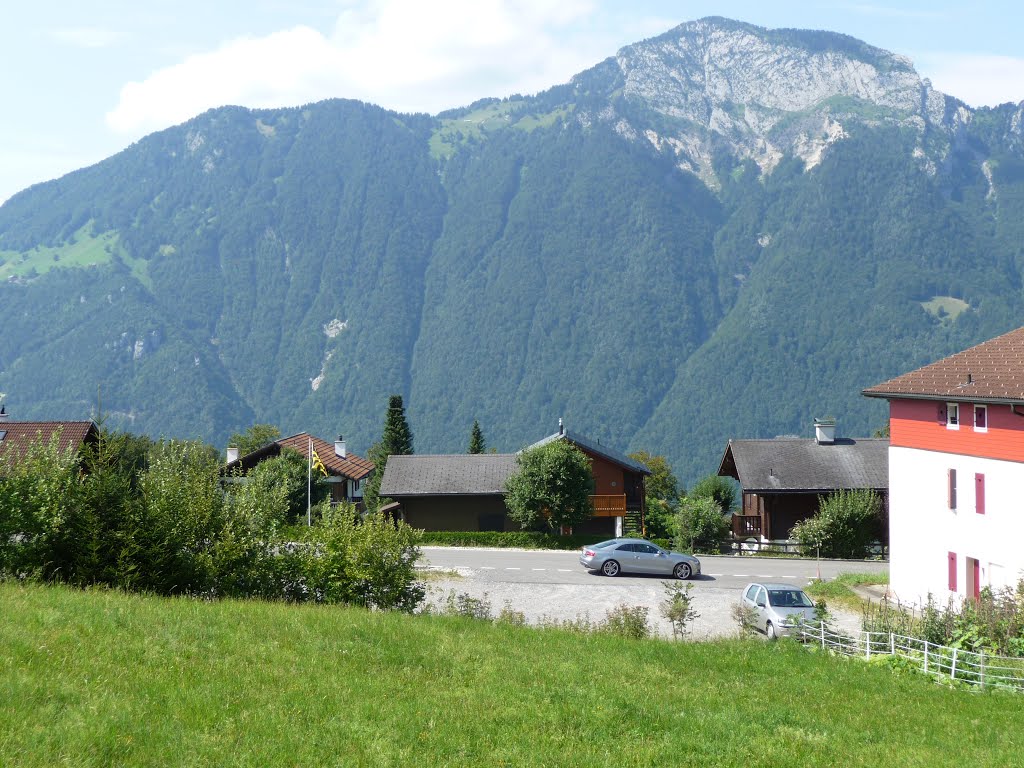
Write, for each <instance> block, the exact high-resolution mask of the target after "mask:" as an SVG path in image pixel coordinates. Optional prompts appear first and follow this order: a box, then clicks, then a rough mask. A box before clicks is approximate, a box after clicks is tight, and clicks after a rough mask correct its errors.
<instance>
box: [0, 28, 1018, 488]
mask: <svg viewBox="0 0 1024 768" xmlns="http://www.w3.org/2000/svg"><path fill="white" fill-rule="evenodd" d="M1022 123H1024V104H1021V105H1003V106H1002V107H998V108H995V109H981V110H971V109H969V108H967V107H966V106H965V105H963V104H962V103H960V102H958V101H956V100H955V99H953V98H950V97H947V96H945V95H943V94H940V93H938V92H936V91H934V90H933V89H932V88H931V87H930V85H929V84H928V83H927V81H921V80H920V78H918V76H917V75H916V73H915V72H914V70H913V67H912V66H911V64H910V62H908V61H906V60H905V59H903V58H901V57H897V56H894V55H892V54H889V53H887V52H885V51H881V50H879V49H875V48H872V47H871V46H868V45H866V44H864V43H861V42H859V41H856V40H853V39H852V38H848V37H845V36H842V35H836V34H832V33H824V32H804V31H796V30H765V29H761V28H758V27H753V26H751V25H746V24H742V23H739V22H732V21H728V20H724V19H705V20H702V21H697V22H691V23H688V24H685V25H682V26H680V27H677V28H676V29H674V30H672V31H670V32H668V33H666V34H665V35H662V36H660V37H658V38H654V39H652V40H648V41H644V42H642V43H638V44H636V45H634V46H630V47H628V48H625V49H623V50H622V51H620V52H619V53H618V54H617V55H616V56H615V57H613V58H610V59H608V60H607V61H605V62H602V63H601V64H599V65H597V66H596V67H594V68H593V69H591V70H588V71H587V72H584V73H581V74H580V75H578V76H577V77H576V78H574V79H573V81H572V82H570V83H568V84H566V85H561V86H556V87H554V88H552V89H551V90H549V91H547V92H545V93H542V94H538V95H537V96H533V97H513V98H510V99H505V100H494V99H492V100H484V101H481V102H478V103H477V104H474V105H472V106H470V107H468V108H465V109H460V110H454V111H452V112H448V113H443V114H441V115H438V116H436V117H429V116H425V115H400V114H396V113H392V112H388V111H385V110H382V109H379V108H377V107H373V106H370V105H366V104H361V103H358V102H351V101H328V102H322V103H318V104H313V105H308V106H305V107H301V108H294V109H281V110H259V111H252V110H246V109H241V108H223V109H218V110H213V111H211V112H208V113H206V114H204V115H201V116H199V117H197V118H195V119H194V120H191V121H189V122H188V123H186V124H184V125H181V126H178V127H175V128H171V129H169V130H166V131H162V132H160V133H157V134H153V135H151V136H149V137H147V138H145V139H143V140H142V141H140V142H138V143H137V144H135V145H133V146H132V147H129V148H128V149H126V150H125V151H123V152H121V153H120V154H118V155H116V156H114V157H111V158H109V159H108V160H106V161H104V162H102V163H99V164H98V165H96V166H93V167H91V168H87V169H84V170H82V171H78V172H76V173H73V174H70V175H68V176H66V177H64V178H62V179H59V180H57V181H54V182H49V183H47V184H42V185H38V186H36V187H33V188H30V189H29V190H26V191H24V192H22V193H20V194H19V195H16V196H15V197H14V198H12V199H11V200H10V201H8V202H7V203H6V204H5V205H4V206H3V207H0V260H2V261H3V263H2V264H0V279H2V280H3V283H0V327H2V328H3V333H2V334H0V391H3V392H6V393H7V396H8V400H7V402H8V408H9V410H10V411H12V413H13V414H14V415H15V416H16V417H17V418H81V417H84V416H87V415H89V414H90V413H91V412H92V410H93V409H94V408H95V405H96V401H97V388H98V387H101V388H102V389H101V397H102V406H103V410H104V411H105V412H106V413H107V415H108V417H109V418H110V421H111V422H114V423H115V424H118V425H123V426H126V427H128V428H130V429H133V430H136V431H145V432H149V433H151V434H153V435H168V436H179V437H202V438H205V439H207V440H211V441H213V442H215V443H217V444H221V443H223V441H224V440H225V438H226V436H227V435H228V434H229V433H230V432H232V431H236V430H239V429H242V428H244V427H246V426H248V425H249V424H251V423H253V422H256V421H258V422H271V423H275V424H277V425H278V426H280V427H281V429H282V430H283V431H285V432H286V433H287V432H291V431H300V430H310V431H313V432H317V433H320V434H324V435H330V434H334V433H338V432H343V433H344V434H345V435H346V437H347V438H348V439H349V441H350V445H352V446H353V448H354V449H355V450H357V451H365V450H366V448H368V446H369V444H370V443H371V442H372V441H373V440H375V439H376V438H377V437H379V432H380V429H381V424H382V417H383V411H384V406H385V404H386V400H387V395H388V394H389V393H392V392H397V393H401V394H403V395H404V396H405V398H406V405H407V409H408V414H409V419H410V422H411V425H412V428H413V430H414V431H415V435H416V448H417V450H418V451H420V452H426V451H461V450H464V449H465V444H466V443H467V441H468V438H469V429H470V425H471V424H472V421H473V419H474V418H476V419H478V420H479V421H480V424H481V425H482V426H483V428H484V432H485V434H486V436H487V438H488V444H489V445H491V446H493V447H496V448H498V449H499V450H507V449H515V448H518V447H521V446H522V445H524V444H527V443H529V442H532V441H533V440H536V439H538V438H539V437H541V436H543V435H545V434H548V433H550V432H551V431H553V429H554V426H555V424H556V423H557V419H558V417H559V416H562V417H564V418H565V419H566V421H567V422H568V423H569V424H571V425H572V427H573V429H576V430H578V431H580V432H583V433H585V434H589V435H592V436H594V437H595V438H598V439H601V440H602V441H608V442H610V443H612V444H614V445H616V446H618V447H623V448H629V449H634V448H644V449H647V450H650V451H652V452H653V453H664V454H666V455H668V456H669V457H670V460H671V461H672V462H673V464H674V465H675V466H676V468H677V470H678V474H679V475H680V476H681V477H683V478H686V479H688V480H690V479H693V478H694V477H696V476H698V475H701V474H704V473H707V472H709V471H712V470H713V469H714V468H715V466H716V465H717V460H718V458H719V456H720V453H721V451H722V450H723V448H724V445H725V442H726V440H727V439H728V438H729V437H770V436H774V435H777V434H787V433H795V434H807V433H808V431H809V427H810V423H811V419H812V418H813V417H815V416H824V415H832V416H835V417H837V419H838V421H839V430H840V432H841V433H843V434H866V433H869V432H870V431H871V430H873V429H875V428H877V427H879V426H881V425H882V424H883V423H884V421H885V412H884V408H883V407H882V406H881V405H880V404H878V403H876V402H873V401H867V400H865V399H864V398H862V397H861V396H860V394H859V392H860V390H861V389H862V388H863V387H865V386H869V385H871V384H873V383H876V382H877V381H881V380H883V379H885V378H887V377H889V376H892V375H894V374H896V373H899V372H902V371H905V370H908V369H910V368H912V367H914V366H917V365H919V364H921V363H924V362H927V361H930V360H932V359H935V358H937V357H940V356H942V355H945V354H948V353H950V352H952V351H955V350H957V349H961V348H963V347H965V346H968V345H969V344H972V343H975V342H977V341H980V340H982V339H984V338H988V337H990V336H993V335H995V334H997V333H1000V332H1002V331H1005V330H1007V329H1009V328H1012V327H1015V326H1018V325H1020V324H1021V318H1024V312H1022V311H1021V310H1022V309H1024V301H1022V298H1024V297H1022V269H1024V139H1022Z"/></svg>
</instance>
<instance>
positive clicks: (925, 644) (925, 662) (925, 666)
mask: <svg viewBox="0 0 1024 768" xmlns="http://www.w3.org/2000/svg"><path fill="white" fill-rule="evenodd" d="M924 673H925V674H926V675H927V674H928V641H927V640H925V641H924Z"/></svg>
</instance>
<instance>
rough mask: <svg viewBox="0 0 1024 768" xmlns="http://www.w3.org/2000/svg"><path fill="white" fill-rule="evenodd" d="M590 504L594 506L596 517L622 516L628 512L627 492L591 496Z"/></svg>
mask: <svg viewBox="0 0 1024 768" xmlns="http://www.w3.org/2000/svg"><path fill="white" fill-rule="evenodd" d="M590 504H591V505H592V506H593V507H594V517H622V516H624V515H625V514H626V494H624V493H618V494H614V495H611V496H591V497H590Z"/></svg>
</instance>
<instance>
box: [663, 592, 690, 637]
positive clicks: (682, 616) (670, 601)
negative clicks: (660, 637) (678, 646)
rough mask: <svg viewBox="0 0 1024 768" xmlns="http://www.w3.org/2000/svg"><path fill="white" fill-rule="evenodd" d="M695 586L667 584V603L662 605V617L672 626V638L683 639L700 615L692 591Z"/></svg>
mask: <svg viewBox="0 0 1024 768" xmlns="http://www.w3.org/2000/svg"><path fill="white" fill-rule="evenodd" d="M692 589H693V584H685V585H683V584H680V583H679V582H678V581H666V582H665V601H664V602H663V603H662V604H661V615H662V616H664V617H665V618H666V619H668V622H669V624H671V625H672V637H674V638H675V639H677V640H678V639H680V638H682V637H683V636H684V635H685V634H686V631H687V629H688V627H689V625H690V622H692V621H693V620H694V619H696V618H699V617H700V614H699V613H697V611H696V610H695V609H694V607H693V598H692V597H690V591H691V590H692Z"/></svg>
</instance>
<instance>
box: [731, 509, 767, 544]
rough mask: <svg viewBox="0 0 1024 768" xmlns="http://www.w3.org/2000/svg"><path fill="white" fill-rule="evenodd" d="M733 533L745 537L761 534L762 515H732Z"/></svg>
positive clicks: (741, 537) (737, 536)
mask: <svg viewBox="0 0 1024 768" xmlns="http://www.w3.org/2000/svg"><path fill="white" fill-rule="evenodd" d="M732 535H733V536H735V537H736V538H740V539H744V538H747V537H748V536H760V535H761V516H760V515H733V516H732Z"/></svg>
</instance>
